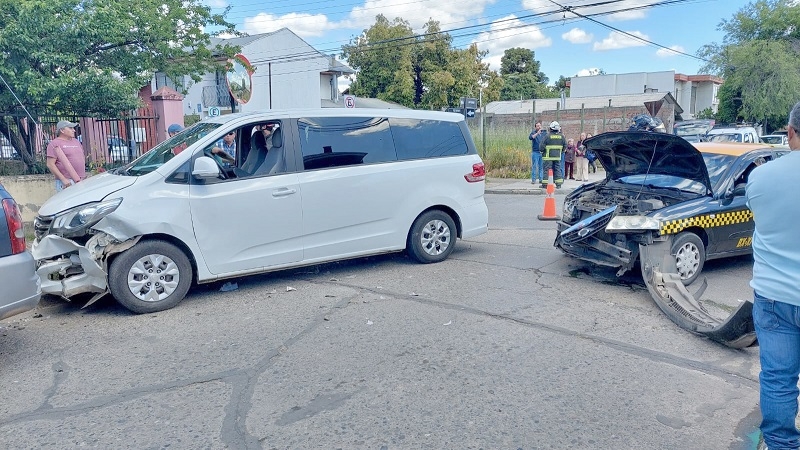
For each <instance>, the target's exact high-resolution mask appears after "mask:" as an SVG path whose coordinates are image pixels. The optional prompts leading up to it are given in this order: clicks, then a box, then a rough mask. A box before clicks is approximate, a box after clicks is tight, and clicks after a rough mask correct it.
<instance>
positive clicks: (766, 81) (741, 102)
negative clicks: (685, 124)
mask: <svg viewBox="0 0 800 450" xmlns="http://www.w3.org/2000/svg"><path fill="white" fill-rule="evenodd" d="M720 29H721V30H722V31H724V32H725V36H724V38H723V42H722V44H717V43H712V44H709V45H706V46H704V47H703V48H701V49H700V51H699V52H698V54H699V55H700V56H701V57H703V58H704V59H706V60H707V61H708V63H707V64H706V65H705V66H704V67H703V68H702V69H701V70H704V71H708V72H709V73H714V74H717V75H719V76H721V77H722V78H723V79H724V80H725V82H724V83H723V84H722V86H721V88H720V91H719V94H718V97H719V100H720V104H719V110H718V113H717V119H718V120H719V121H724V122H733V121H740V120H745V121H753V122H767V123H771V124H782V123H785V122H786V119H787V114H788V111H789V109H790V108H791V107H792V105H793V104H794V103H795V102H796V101H797V100H798V94H797V86H800V47H798V42H800V5H797V4H796V2H794V1H793V0H758V1H755V2H752V3H750V4H748V5H746V6H744V7H743V8H742V9H741V10H739V11H738V12H737V13H736V14H734V16H733V17H732V18H731V19H730V20H723V21H722V22H721V23H720Z"/></svg>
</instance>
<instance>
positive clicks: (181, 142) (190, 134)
mask: <svg viewBox="0 0 800 450" xmlns="http://www.w3.org/2000/svg"><path fill="white" fill-rule="evenodd" d="M220 126H221V125H220V124H218V123H210V122H198V123H196V124H194V125H193V126H191V127H189V128H187V129H186V130H184V131H182V132H180V133H178V134H176V135H175V136H173V137H171V138H169V139H167V140H166V141H164V142H162V143H160V144H158V145H156V146H155V147H153V149H152V150H150V151H149V152H147V153H145V154H144V155H142V156H140V157H139V158H137V159H135V160H133V161H132V162H131V163H130V164H128V165H125V166H122V167H120V168H119V169H117V170H116V171H115V172H114V173H116V174H117V175H130V176H139V175H144V174H148V173H150V172H152V171H154V170H156V169H158V168H159V167H161V166H162V165H163V164H164V163H165V162H167V161H169V160H170V159H172V158H174V157H175V155H177V154H179V153H180V152H182V151H183V150H185V149H187V148H188V147H190V146H191V145H192V144H194V143H195V142H197V141H198V140H200V139H202V138H203V137H205V136H206V135H208V134H209V133H211V132H213V131H214V130H216V129H217V128H219V127H220Z"/></svg>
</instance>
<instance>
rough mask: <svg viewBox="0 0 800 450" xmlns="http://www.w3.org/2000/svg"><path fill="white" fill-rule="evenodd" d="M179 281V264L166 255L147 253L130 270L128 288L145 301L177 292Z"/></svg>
mask: <svg viewBox="0 0 800 450" xmlns="http://www.w3.org/2000/svg"><path fill="white" fill-rule="evenodd" d="M179 282H180V270H179V269H178V265H177V264H175V261H173V260H172V259H170V258H169V257H167V256H164V255H159V254H152V255H145V256H143V257H141V258H139V259H138V260H137V261H136V262H135V263H134V264H133V266H132V267H131V268H130V270H129V271H128V289H130V291H131V293H132V294H133V295H134V296H136V298H138V299H139V300H143V301H145V302H159V301H162V300H165V299H166V298H168V297H169V296H170V295H172V293H173V292H175V289H177V287H178V283H179Z"/></svg>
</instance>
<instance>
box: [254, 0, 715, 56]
mask: <svg viewBox="0 0 800 450" xmlns="http://www.w3.org/2000/svg"><path fill="white" fill-rule="evenodd" d="M621 1H622V0H608V1H603V2H597V3H591V4H586V5H581V6H578V7H571V6H569V7H564V6H562V5H560V4H558V3H556V2H554V1H551V3H554V4H555V5H556V6H558V7H559V8H560V9H558V10H551V11H547V12H543V13H536V14H529V15H527V16H522V17H515V18H510V19H503V20H501V21H495V22H493V23H491V24H480V25H470V26H465V27H459V28H452V29H448V30H441V31H438V32H434V33H424V34H414V35H411V36H404V37H400V38H394V39H388V40H383V41H378V42H372V43H368V44H366V45H365V46H364V48H362V49H360V51H377V50H380V51H385V50H387V49H391V48H400V47H404V46H408V45H416V44H417V43H418V42H417V41H418V40H419V39H420V38H424V37H428V36H436V35H442V34H448V35H450V37H451V39H452V40H456V39H459V38H464V37H470V36H475V35H478V34H481V33H484V32H487V31H488V32H494V33H497V32H502V31H508V30H513V29H517V28H527V27H531V26H539V25H543V24H547V23H557V22H564V21H565V20H568V21H570V22H574V21H576V20H578V19H575V18H570V19H561V18H559V19H551V20H545V21H542V22H534V23H523V24H519V25H514V26H509V27H506V28H503V29H500V30H480V31H476V32H464V31H467V30H471V29H476V28H481V29H482V28H486V27H490V26H492V25H494V24H497V23H500V22H508V21H516V20H521V19H527V18H533V17H541V16H547V15H552V14H558V13H567V12H569V13H571V14H574V15H576V16H578V17H579V18H580V19H584V20H588V21H591V22H593V23H596V24H598V25H601V26H604V27H607V28H610V29H612V30H614V31H617V32H619V33H622V34H624V35H627V36H630V37H632V38H636V39H637V40H640V41H642V42H645V43H648V44H650V45H654V46H657V47H660V48H664V49H667V50H669V51H672V52H675V53H680V54H682V55H684V56H688V57H691V58H694V59H698V60H701V61H705V60H704V59H702V58H699V57H697V56H694V55H690V54H688V53H684V52H680V51H677V50H673V49H670V48H669V47H666V46H663V45H660V44H657V43H655V42H652V41H649V40H647V39H644V38H640V37H638V36H636V35H633V34H630V33H627V32H625V31H622V30H619V29H617V28H615V27H611V26H609V25H606V24H604V23H602V22H600V21H598V20H595V19H592V17H594V16H605V15H612V14H617V13H620V12H629V11H635V10H641V9H648V8H652V7H657V6H668V5H674V4H678V3H686V2H689V1H690V0H664V1H661V2H658V3H653V4H649V5H641V6H635V7H627V8H621V9H616V10H609V11H602V12H598V13H594V14H580V13H577V12H576V11H575V9H577V8H581V9H583V8H595V7H598V6H607V5H610V4H614V3H619V2H621ZM459 31H461V32H462V33H460V34H458V33H456V34H451V33H454V32H459ZM512 36H514V35H512ZM506 37H508V36H507V35H506V36H501V37H497V38H491V39H486V40H484V41H481V42H488V41H490V40H495V39H502V38H506ZM395 42H399V43H400V44H395V45H392V46H387V45H386V44H390V43H395ZM470 44H472V42H471V43H470ZM337 50H338V49H325V50H313V51H305V52H297V53H293V54H291V53H290V54H288V55H283V56H281V57H277V58H269V59H262V60H254V61H251V63H253V64H257V63H268V62H272V63H281V62H294V61H302V60H307V59H310V58H316V57H319V56H320V55H322V54H325V53H330V52H334V51H337Z"/></svg>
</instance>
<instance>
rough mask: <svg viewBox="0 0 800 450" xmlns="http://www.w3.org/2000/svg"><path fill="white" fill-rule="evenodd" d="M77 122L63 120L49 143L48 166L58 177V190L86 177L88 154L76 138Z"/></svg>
mask: <svg viewBox="0 0 800 450" xmlns="http://www.w3.org/2000/svg"><path fill="white" fill-rule="evenodd" d="M76 126H78V124H77V123H72V122H69V121H66V120H61V121H59V122H58V124H57V125H56V133H57V134H58V135H57V136H56V138H55V139H53V140H52V141H50V143H49V144H47V168H48V170H50V173H52V174H53V175H54V176H55V177H56V192H59V191H61V190H63V189H66V188H68V187H70V186H72V185H73V184H75V183H78V182H80V181H81V180H83V179H84V178H86V156H85V155H84V154H83V147H82V146H81V143H80V141H78V140H77V139H76V138H75V133H76V132H75V127H76Z"/></svg>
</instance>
